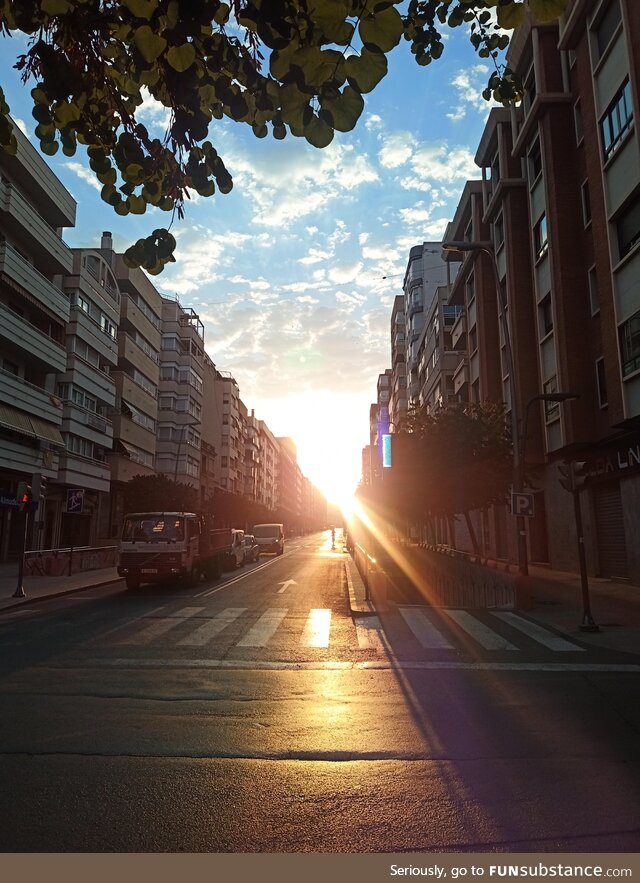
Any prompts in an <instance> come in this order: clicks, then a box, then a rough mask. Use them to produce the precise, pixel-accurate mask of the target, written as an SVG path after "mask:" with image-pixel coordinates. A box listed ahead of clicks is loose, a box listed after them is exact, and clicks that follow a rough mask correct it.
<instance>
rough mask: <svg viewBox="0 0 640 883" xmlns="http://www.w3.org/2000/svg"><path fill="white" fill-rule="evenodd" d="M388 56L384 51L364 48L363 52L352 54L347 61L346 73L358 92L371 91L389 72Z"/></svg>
mask: <svg viewBox="0 0 640 883" xmlns="http://www.w3.org/2000/svg"><path fill="white" fill-rule="evenodd" d="M387 68H388V65H387V57H386V55H385V54H384V52H371V51H370V50H369V49H363V50H362V52H361V54H360V55H359V56H358V55H351V56H350V57H349V58H347V61H346V63H345V73H346V75H347V77H348V79H349V82H350V84H351V85H353V84H354V83H355V86H356V88H357V90H358V92H365V93H366V92H371V90H372V89H375V87H376V86H377V85H378V83H379V82H380V80H382V78H383V77H384V76H385V75H386V73H387Z"/></svg>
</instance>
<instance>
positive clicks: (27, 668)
mask: <svg viewBox="0 0 640 883" xmlns="http://www.w3.org/2000/svg"><path fill="white" fill-rule="evenodd" d="M283 585H286V591H284V592H282V591H280V590H281V589H282V587H283ZM532 625H534V626H535V624H532V623H531V622H530V621H529V620H527V618H526V617H522V616H520V615H519V614H517V613H509V614H507V613H505V614H502V615H500V614H498V613H497V612H491V611H435V610H431V609H427V608H426V607H422V606H420V605H417V606H406V605H405V606H400V607H397V608H392V609H391V610H390V611H389V613H387V614H380V615H379V616H372V617H352V616H351V613H350V611H349V605H348V597H347V590H346V575H345V555H344V553H343V552H342V545H341V544H340V543H338V546H337V548H336V549H332V548H331V539H330V536H329V534H328V533H326V534H318V535H315V536H313V537H306V538H301V539H299V540H295V541H290V542H289V543H288V545H287V548H286V551H285V554H284V555H283V556H281V557H277V558H266V557H263V558H261V559H260V561H259V563H257V564H255V565H251V566H250V567H247V568H245V569H244V570H243V571H240V572H236V573H234V574H232V575H228V576H227V577H226V578H225V579H223V580H219V581H217V582H213V583H208V584H207V583H201V584H200V585H199V586H196V587H194V588H192V589H183V590H179V589H174V588H171V587H162V586H156V587H144V588H142V589H140V590H137V591H135V592H127V591H125V590H124V589H123V584H116V585H114V586H110V587H106V588H103V589H100V590H91V591H89V592H86V593H82V594H81V595H76V596H67V597H65V598H58V599H56V600H52V601H49V602H41V603H38V604H37V605H34V606H33V608H31V609H28V608H25V610H24V613H22V614H21V616H20V617H17V618H15V617H14V618H11V617H8V616H5V617H3V618H0V629H1V630H2V644H1V646H2V657H1V663H0V664H1V668H2V675H3V677H2V686H1V689H0V714H2V719H3V721H4V722H5V726H4V727H3V728H2V733H1V735H0V776H2V779H3V782H5V787H4V788H3V790H2V796H1V797H0V808H1V809H0V818H1V819H2V822H3V824H2V825H0V846H1V848H2V849H3V850H4V851H53V852H59V851H102V850H104V851H117V852H123V851H142V852H145V851H150V852H154V851H167V850H168V851H182V850H186V851H206V852H234V851H235V852H240V851H242V852H254V851H273V852H296V851H316V852H340V851H349V852H359V851H384V852H395V851H402V850H418V851H420V850H429V849H431V850H439V851H451V852H455V851H463V850H474V851H481V850H498V851H522V850H528V849H531V850H534V851H550V852H553V851H563V850H565V851H570V852H578V851H590V850H602V851H605V850H613V851H624V850H627V851H637V850H638V846H639V845H640V829H639V827H638V824H637V819H638V818H640V812H639V810H640V797H639V794H640V789H639V788H638V785H639V783H640V763H639V760H640V758H639V747H638V746H639V745H640V740H639V739H638V730H639V728H640V715H639V713H638V709H639V708H640V703H639V702H638V698H639V694H640V666H639V665H638V659H637V657H635V656H629V655H623V654H615V653H613V652H612V651H602V650H596V649H593V648H592V647H587V646H586V645H582V644H580V643H579V642H575V641H573V639H571V640H570V639H568V638H564V637H563V636H559V635H557V634H555V633H554V632H551V631H550V630H547V629H542V628H540V627H538V630H537V631H536V629H535V627H534V628H531V626H532Z"/></svg>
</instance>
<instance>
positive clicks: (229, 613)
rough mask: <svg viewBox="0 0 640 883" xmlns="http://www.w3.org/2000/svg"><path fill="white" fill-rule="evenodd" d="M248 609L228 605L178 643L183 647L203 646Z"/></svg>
mask: <svg viewBox="0 0 640 883" xmlns="http://www.w3.org/2000/svg"><path fill="white" fill-rule="evenodd" d="M246 609H247V608H246V607H227V609H226V610H222V611H221V612H220V613H218V615H217V616H214V617H213V619H210V620H209V621H208V622H205V624H204V625H201V626H200V628H197V629H196V630H195V632H193V633H192V634H191V635H188V636H187V637H186V638H183V639H182V641H178V645H179V646H183V647H203V646H204V645H205V644H207V643H208V642H209V641H210V640H211V638H214V637H215V636H216V635H218V634H220V632H221V631H222V630H223V629H226V627H227V626H228V625H230V624H231V623H232V622H234V621H235V620H236V619H237V618H238V617H239V616H242V614H243V613H244V612H245V611H246Z"/></svg>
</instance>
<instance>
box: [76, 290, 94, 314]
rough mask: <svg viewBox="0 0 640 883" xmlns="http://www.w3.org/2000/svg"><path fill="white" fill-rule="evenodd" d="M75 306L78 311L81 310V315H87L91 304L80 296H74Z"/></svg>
mask: <svg viewBox="0 0 640 883" xmlns="http://www.w3.org/2000/svg"><path fill="white" fill-rule="evenodd" d="M76 306H77V307H78V309H80V310H82V312H83V313H87V315H88V314H89V313H90V312H91V304H90V303H89V301H88V300H87V299H86V297H83V296H82V295H81V294H77V295H76Z"/></svg>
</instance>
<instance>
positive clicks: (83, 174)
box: [65, 162, 102, 193]
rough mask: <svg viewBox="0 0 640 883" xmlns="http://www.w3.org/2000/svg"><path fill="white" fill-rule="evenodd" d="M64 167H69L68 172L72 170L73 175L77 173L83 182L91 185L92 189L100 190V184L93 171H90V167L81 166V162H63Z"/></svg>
mask: <svg viewBox="0 0 640 883" xmlns="http://www.w3.org/2000/svg"><path fill="white" fill-rule="evenodd" d="M65 166H66V168H68V169H69V171H70V172H73V174H74V175H77V176H78V178H80V179H81V180H82V181H84V183H85V184H88V185H89V187H93V189H94V190H97V191H98V193H100V192H101V191H102V184H101V183H100V181H98V179H97V178H96V176H95V173H94V172H92V171H91V169H88V168H86V166H83V165H82V163H79V162H67V163H65Z"/></svg>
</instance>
